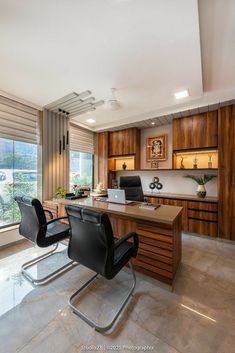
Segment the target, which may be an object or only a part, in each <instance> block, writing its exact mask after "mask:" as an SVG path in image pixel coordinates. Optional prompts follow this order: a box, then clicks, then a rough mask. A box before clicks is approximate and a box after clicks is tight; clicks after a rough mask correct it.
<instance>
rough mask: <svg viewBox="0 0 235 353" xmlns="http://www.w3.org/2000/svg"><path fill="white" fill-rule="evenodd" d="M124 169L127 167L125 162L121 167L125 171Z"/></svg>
mask: <svg viewBox="0 0 235 353" xmlns="http://www.w3.org/2000/svg"><path fill="white" fill-rule="evenodd" d="M126 167H127V165H126V162H124V163H123V165H122V169H123V170H126Z"/></svg>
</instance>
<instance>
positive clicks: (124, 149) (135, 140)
mask: <svg viewBox="0 0 235 353" xmlns="http://www.w3.org/2000/svg"><path fill="white" fill-rule="evenodd" d="M139 153H140V130H139V129H137V128H136V127H134V128H130V129H124V130H119V131H112V132H110V133H109V156H110V157H113V156H126V155H133V154H135V155H139ZM135 168H139V163H138V158H137V165H136V167H135Z"/></svg>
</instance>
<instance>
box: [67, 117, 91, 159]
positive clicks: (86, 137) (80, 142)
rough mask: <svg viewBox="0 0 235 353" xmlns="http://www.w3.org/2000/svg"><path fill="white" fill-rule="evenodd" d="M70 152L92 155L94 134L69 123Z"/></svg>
mask: <svg viewBox="0 0 235 353" xmlns="http://www.w3.org/2000/svg"><path fill="white" fill-rule="evenodd" d="M69 131H70V150H71V151H77V152H87V153H92V154H93V153H94V133H93V132H92V131H89V130H86V129H83V128H81V127H79V126H76V125H74V124H72V123H70V129H69Z"/></svg>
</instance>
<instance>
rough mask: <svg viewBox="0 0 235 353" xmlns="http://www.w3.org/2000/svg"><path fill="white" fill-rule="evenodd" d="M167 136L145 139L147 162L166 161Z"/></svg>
mask: <svg viewBox="0 0 235 353" xmlns="http://www.w3.org/2000/svg"><path fill="white" fill-rule="evenodd" d="M166 143H167V135H162V136H157V137H148V138H147V161H148V162H151V161H152V160H156V161H165V160H166Z"/></svg>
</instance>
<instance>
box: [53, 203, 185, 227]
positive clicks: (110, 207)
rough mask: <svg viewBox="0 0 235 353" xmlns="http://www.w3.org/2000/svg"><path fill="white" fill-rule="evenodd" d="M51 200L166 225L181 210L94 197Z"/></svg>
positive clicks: (170, 222) (165, 206)
mask: <svg viewBox="0 0 235 353" xmlns="http://www.w3.org/2000/svg"><path fill="white" fill-rule="evenodd" d="M53 202H55V203H57V204H59V205H63V206H64V205H74V206H80V207H86V208H91V209H94V210H97V211H104V212H106V213H111V214H117V215H123V216H125V217H130V218H135V219H141V220H146V221H151V222H156V223H161V224H166V225H172V224H173V223H174V221H175V220H176V219H177V217H178V216H179V215H180V214H181V212H182V210H183V208H182V207H177V206H168V205H161V206H160V207H159V208H157V209H156V210H146V209H140V207H139V206H140V203H137V202H135V203H133V204H130V205H121V204H115V203H111V202H100V201H96V200H95V198H94V197H87V198H86V199H85V198H84V199H77V200H66V199H59V200H56V201H53Z"/></svg>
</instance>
